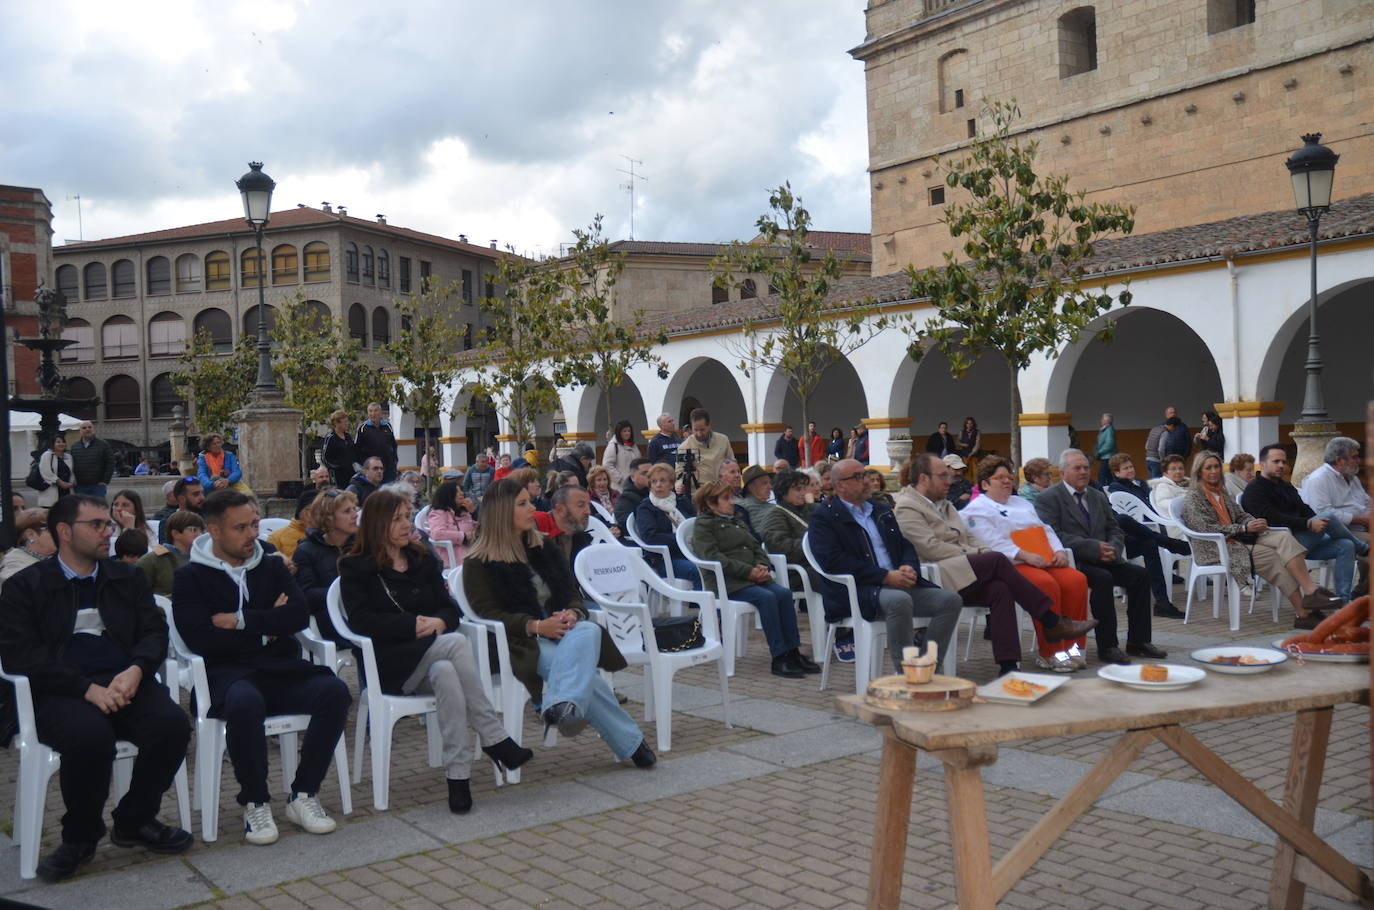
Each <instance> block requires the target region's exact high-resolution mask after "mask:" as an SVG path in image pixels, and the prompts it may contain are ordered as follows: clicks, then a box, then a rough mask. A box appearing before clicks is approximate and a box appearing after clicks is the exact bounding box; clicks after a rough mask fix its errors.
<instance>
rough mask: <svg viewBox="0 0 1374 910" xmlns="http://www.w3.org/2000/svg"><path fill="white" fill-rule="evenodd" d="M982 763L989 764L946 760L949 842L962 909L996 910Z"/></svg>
mask: <svg viewBox="0 0 1374 910" xmlns="http://www.w3.org/2000/svg"><path fill="white" fill-rule="evenodd" d="M952 751H953V750H952ZM942 758H943V756H942ZM980 764H987V762H981V763H974V762H960V763H959V764H957V765H956V764H954V763H952V762H951V761H950V760H949V759H947V758H946V759H945V792H946V794H947V795H948V798H949V843H950V850H951V851H952V852H953V854H954V882H955V887H956V889H957V894H958V898H959V908H960V910H992V908H994V907H996V906H997V899H996V897H995V896H994V893H993V881H992V858H991V857H990V856H989V855H988V816H987V807H986V805H985V804H984V801H983V772H982V770H981V768H980Z"/></svg>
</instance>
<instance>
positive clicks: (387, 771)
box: [325, 578, 443, 810]
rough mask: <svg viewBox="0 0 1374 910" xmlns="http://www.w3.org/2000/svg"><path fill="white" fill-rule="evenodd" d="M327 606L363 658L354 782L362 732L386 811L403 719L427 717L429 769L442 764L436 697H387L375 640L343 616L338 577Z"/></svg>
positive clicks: (375, 793) (377, 803) (379, 804)
mask: <svg viewBox="0 0 1374 910" xmlns="http://www.w3.org/2000/svg"><path fill="white" fill-rule="evenodd" d="M325 606H326V608H327V609H328V610H329V621H330V622H331V623H333V624H334V629H335V631H337V632H338V633H339V634H340V635H342V636H343V637H344V638H345V639H347V640H348V641H349V643H351V644H353V645H356V646H357V648H358V650H359V651H361V652H362V655H363V673H361V674H359V676H358V684H359V686H360V687H361V688H362V691H361V692H359V693H358V718H357V720H356V721H355V722H354V727H353V783H355V784H357V783H361V782H362V779H363V733H364V732H369V733H370V734H371V742H372V806H373V808H375V809H378V810H381V809H385V808H386V807H387V805H388V803H389V794H390V792H391V733H392V730H393V728H395V726H396V722H397V721H399V720H400V719H401V718H403V717H412V716H415V715H419V716H421V717H424V718H425V720H426V721H427V723H426V724H425V732H426V734H427V738H428V745H429V766H430V767H431V768H437V767H439V765H440V764H442V762H443V758H442V755H443V744H442V743H441V742H440V739H439V725H438V723H436V722H434V714H435V703H434V696H433V695H387V694H385V693H384V692H382V687H381V686H379V685H375V681H376V680H379V679H381V676H380V675H379V674H378V672H377V652H376V650H375V649H374V648H373V646H372V639H371V638H369V637H368V636H366V635H359V634H358V633H357V632H354V631H353V629H352V628H350V627H349V625H348V619H347V617H345V616H344V611H343V595H342V593H341V592H340V590H339V580H338V579H337V578H336V579H334V581H333V582H332V583H331V584H330V585H329V591H328V592H327V593H326V594H325Z"/></svg>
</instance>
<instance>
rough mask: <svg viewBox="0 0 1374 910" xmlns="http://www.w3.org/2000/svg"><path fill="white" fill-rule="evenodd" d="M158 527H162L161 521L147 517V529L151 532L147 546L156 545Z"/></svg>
mask: <svg viewBox="0 0 1374 910" xmlns="http://www.w3.org/2000/svg"><path fill="white" fill-rule="evenodd" d="M160 527H162V522H160V521H158V520H157V519H156V518H150V519H148V530H149V531H152V532H153V536H152V537H149V538H148V546H150V547H154V546H157V532H158V528H160Z"/></svg>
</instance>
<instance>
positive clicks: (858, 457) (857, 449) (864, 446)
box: [854, 423, 869, 466]
mask: <svg viewBox="0 0 1374 910" xmlns="http://www.w3.org/2000/svg"><path fill="white" fill-rule="evenodd" d="M868 456H869V451H868V427H866V426H864V425H863V424H862V423H861V424H858V425H857V426H855V427H854V460H855V461H857V462H858V463H859V464H861V465H864V466H867V465H868Z"/></svg>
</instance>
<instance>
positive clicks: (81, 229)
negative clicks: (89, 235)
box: [67, 193, 86, 242]
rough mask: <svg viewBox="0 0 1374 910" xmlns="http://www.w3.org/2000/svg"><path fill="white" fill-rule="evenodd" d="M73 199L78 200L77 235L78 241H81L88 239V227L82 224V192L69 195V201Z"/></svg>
mask: <svg viewBox="0 0 1374 910" xmlns="http://www.w3.org/2000/svg"><path fill="white" fill-rule="evenodd" d="M73 199H75V200H76V237H77V241H78V242H80V241H82V240H85V239H86V229H85V228H84V227H83V226H82V224H81V194H80V193H73V194H72V195H70V196H68V197H67V201H68V202H71V201H72V200H73Z"/></svg>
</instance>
